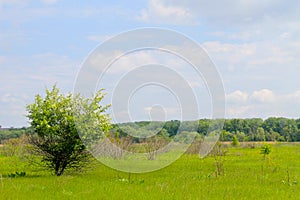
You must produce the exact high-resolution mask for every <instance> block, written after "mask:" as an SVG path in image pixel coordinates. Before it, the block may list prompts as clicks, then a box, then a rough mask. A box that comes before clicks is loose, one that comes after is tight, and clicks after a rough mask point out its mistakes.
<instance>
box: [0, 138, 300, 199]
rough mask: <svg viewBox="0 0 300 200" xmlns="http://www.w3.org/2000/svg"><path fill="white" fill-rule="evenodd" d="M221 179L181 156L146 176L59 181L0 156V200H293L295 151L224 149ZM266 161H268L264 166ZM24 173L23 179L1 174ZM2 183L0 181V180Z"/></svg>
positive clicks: (206, 164)
mask: <svg viewBox="0 0 300 200" xmlns="http://www.w3.org/2000/svg"><path fill="white" fill-rule="evenodd" d="M226 150H227V154H226V157H225V161H224V166H223V167H224V174H223V175H222V176H216V175H215V174H216V173H215V172H216V171H215V170H216V167H215V160H214V157H207V158H204V159H199V157H198V155H195V154H186V155H183V156H182V157H181V158H180V159H179V160H177V161H176V162H174V163H173V164H172V165H170V166H168V167H166V168H164V169H162V170H159V171H156V172H151V173H146V174H128V173H123V172H118V171H116V170H113V169H111V168H108V167H106V166H104V165H102V164H100V163H98V164H97V165H96V166H95V167H94V168H93V169H90V170H89V171H87V172H86V173H73V174H71V173H69V174H66V175H65V176H62V177H56V176H52V175H51V174H50V173H49V172H47V171H40V170H35V169H34V168H30V167H28V166H27V164H26V162H23V161H22V160H20V159H19V157H5V156H3V155H2V156H0V199H297V198H298V197H299V196H300V183H298V182H299V181H300V145H299V144H296V145H286V144H284V145H281V144H277V145H273V147H272V152H271V153H270V155H269V157H270V159H268V160H264V159H263V158H262V156H261V154H260V148H250V147H245V148H242V147H235V148H231V147H228V148H227V149H226ZM269 160H270V161H269ZM16 171H25V172H26V176H25V177H15V178H11V177H8V176H7V174H9V173H15V172H16ZM1 177H2V178H1Z"/></svg>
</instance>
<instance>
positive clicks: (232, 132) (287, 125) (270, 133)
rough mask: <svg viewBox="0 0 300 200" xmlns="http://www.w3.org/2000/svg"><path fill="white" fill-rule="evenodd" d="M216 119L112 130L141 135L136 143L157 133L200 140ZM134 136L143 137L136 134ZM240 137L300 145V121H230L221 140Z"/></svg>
mask: <svg viewBox="0 0 300 200" xmlns="http://www.w3.org/2000/svg"><path fill="white" fill-rule="evenodd" d="M213 122H214V120H212V119H200V120H196V121H184V122H180V121H178V120H171V121H167V122H146V121H142V122H130V123H123V124H115V125H113V128H112V129H111V131H110V132H111V134H117V135H118V137H122V136H126V135H128V134H130V135H132V134H131V133H132V132H140V135H141V137H140V138H136V139H135V141H136V142H141V141H143V133H145V132H147V131H150V130H152V131H157V133H158V135H161V136H164V137H166V136H167V137H169V138H172V137H174V136H175V135H176V134H178V133H183V132H184V133H186V134H187V133H197V134H198V135H199V136H200V137H203V136H205V135H207V132H208V129H209V126H210V125H211V124H213ZM134 135H139V134H138V133H135V134H134ZM233 137H237V139H238V140H239V141H240V142H243V141H280V142H298V141H300V119H289V118H283V117H270V118H267V119H266V120H263V119H261V118H250V119H238V118H237V119H226V120H225V122H224V127H223V130H222V133H221V134H220V140H221V141H232V139H233Z"/></svg>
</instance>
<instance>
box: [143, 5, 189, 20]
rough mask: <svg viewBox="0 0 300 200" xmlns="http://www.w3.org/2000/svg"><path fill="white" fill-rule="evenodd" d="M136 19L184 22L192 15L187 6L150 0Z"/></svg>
mask: <svg viewBox="0 0 300 200" xmlns="http://www.w3.org/2000/svg"><path fill="white" fill-rule="evenodd" d="M138 19H139V20H141V21H144V22H153V21H154V22H156V23H172V24H186V23H190V22H191V20H193V15H192V14H191V12H190V10H189V9H188V8H185V7H182V6H177V5H175V4H171V5H170V4H169V5H167V4H165V2H164V1H160V0H150V1H149V4H148V7H147V8H146V9H143V10H142V11H141V13H140V16H138Z"/></svg>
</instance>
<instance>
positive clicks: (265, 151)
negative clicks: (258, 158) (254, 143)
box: [260, 144, 272, 159]
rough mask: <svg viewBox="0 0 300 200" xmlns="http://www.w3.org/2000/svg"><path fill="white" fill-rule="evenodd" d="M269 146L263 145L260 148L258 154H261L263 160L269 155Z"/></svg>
mask: <svg viewBox="0 0 300 200" xmlns="http://www.w3.org/2000/svg"><path fill="white" fill-rule="evenodd" d="M271 150H272V149H271V145H268V144H264V145H263V146H262V147H261V148H260V154H263V156H264V159H266V156H268V155H269V154H270V153H271Z"/></svg>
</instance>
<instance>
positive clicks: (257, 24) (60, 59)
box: [0, 0, 300, 127]
mask: <svg viewBox="0 0 300 200" xmlns="http://www.w3.org/2000/svg"><path fill="white" fill-rule="evenodd" d="M299 9H300V2H299V1H296V0H287V1H284V0H223V1H217V0H211V1H204V0H197V1H196V0H186V1H179V0H160V1H159V0H148V1H147V0H140V1H127V0H125V1H99V0H97V1H96V0H95V1H80V2H79V1H70V0H41V1H37V0H36V1H33V0H32V1H31V0H0V85H1V87H0V125H2V127H22V126H28V125H29V121H28V119H27V118H26V105H28V104H30V103H32V102H33V101H34V96H35V95H36V94H44V91H45V89H46V88H51V87H52V85H53V84H55V83H56V84H57V86H58V87H59V88H60V89H61V91H62V92H65V93H67V92H72V91H73V89H74V83H75V80H76V77H77V75H78V73H79V71H80V69H81V66H82V63H83V62H84V60H85V59H86V58H87V56H88V55H89V53H90V52H91V51H92V50H93V49H95V48H96V47H97V46H98V45H99V44H101V43H103V42H104V41H106V40H107V39H109V38H112V37H114V36H116V35H118V34H119V33H122V32H125V31H129V30H132V29H138V28H144V27H157V28H163V29H169V30H174V31H176V32H179V33H182V34H184V35H185V36H187V37H189V38H191V39H192V40H194V41H195V42H197V43H198V44H199V45H200V46H201V47H202V48H203V49H204V50H205V51H206V52H207V54H208V56H209V57H210V58H211V60H212V61H213V62H214V64H215V66H216V67H217V69H218V71H219V73H220V75H221V77H222V80H223V85H224V92H225V97H226V111H225V113H226V114H225V117H226V118H237V117H239V118H250V117H261V118H267V117H270V116H283V117H289V118H299V111H300V79H299V78H298V76H299V74H300V68H299V67H300V66H299V64H300V57H299V54H300V13H299ZM182 48H184V47H182ZM157 53H158V52H139V53H138V54H136V55H134V54H132V55H129V56H128V57H125V58H124V59H123V61H122V60H120V61H119V62H120V63H121V64H120V63H119V64H120V65H119V66H123V67H119V68H118V66H115V68H112V69H111V70H115V71H117V72H120V73H121V72H122V70H123V71H124V69H125V71H126V70H127V71H128V70H131V68H127V67H128V66H131V65H132V64H133V63H134V64H136V65H142V64H143V63H153V62H154V60H155V61H156V62H158V61H157V60H159V62H163V63H164V64H165V65H170V66H172V67H173V65H174V66H175V67H174V68H176V64H177V65H178V63H180V62H181V61H180V60H178V61H177V62H174V60H176V58H173V57H172V56H170V55H163V53H160V55H156V54H157ZM162 60H163V61H162ZM122 62H123V63H122ZM179 68H180V67H179ZM179 73H181V74H185V73H186V74H188V75H187V77H189V78H188V79H189V81H190V83H193V89H194V90H195V91H199V92H198V93H197V98H198V99H201V102H202V103H201V105H200V106H199V108H200V110H201V111H200V112H201V115H200V116H199V118H201V117H209V116H210V114H209V112H210V110H211V106H208V105H210V104H209V92H208V91H206V90H205V89H203V84H204V81H203V80H202V79H201V78H200V79H197V78H195V77H192V76H191V75H192V74H193V72H192V71H191V69H188V67H185V68H181V71H179ZM112 74H113V73H112ZM166 76H167V74H166ZM110 77H112V78H110ZM117 77H118V76H113V75H108V76H107V77H106V79H105V80H106V82H105V83H103V85H100V86H99V87H104V88H105V87H107V88H108V90H107V93H108V97H109V96H110V97H111V96H112V93H111V91H112V90H111V89H110V88H109V87H110V85H114V83H115V82H114V81H116V80H117V79H118V78H117ZM119 77H121V76H119ZM148 78H149V77H148ZM119 79H120V78H119ZM197 88H198V89H197ZM153 95H154V96H155V98H149V97H151V96H152V97H153ZM175 96H176V95H175ZM133 100H134V102H139V103H134V104H130V105H129V108H131V109H133V110H134V111H133V112H132V119H133V120H145V119H147V117H145V116H146V115H147V114H149V111H151V110H152V111H155V110H158V112H157V113H158V114H157V113H156V114H157V116H158V119H161V118H160V117H161V115H159V113H161V112H162V111H165V112H167V113H165V114H167V115H166V116H167V117H166V118H167V119H171V118H176V117H178V115H180V112H177V111H176V109H177V108H178V105H177V104H178V101H176V98H175V97H174V95H173V96H172V94H170V93H168V92H166V91H164V90H162V88H161V87H155V86H151V87H148V88H145V90H144V91H143V92H137V93H136V94H135V95H134V96H133V97H132V98H131V99H130V101H133ZM176 102H177V103H176ZM162 105H163V107H164V108H161V106H162ZM149 106H150V107H149ZM151 107H152V109H151ZM147 112H148V113H147ZM162 115H163V113H162Z"/></svg>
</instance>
